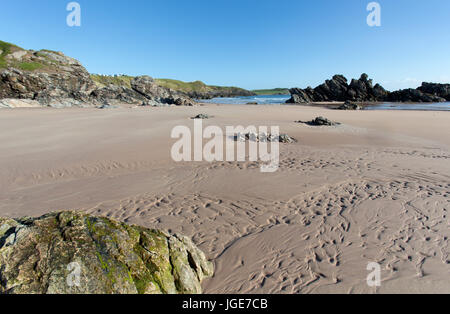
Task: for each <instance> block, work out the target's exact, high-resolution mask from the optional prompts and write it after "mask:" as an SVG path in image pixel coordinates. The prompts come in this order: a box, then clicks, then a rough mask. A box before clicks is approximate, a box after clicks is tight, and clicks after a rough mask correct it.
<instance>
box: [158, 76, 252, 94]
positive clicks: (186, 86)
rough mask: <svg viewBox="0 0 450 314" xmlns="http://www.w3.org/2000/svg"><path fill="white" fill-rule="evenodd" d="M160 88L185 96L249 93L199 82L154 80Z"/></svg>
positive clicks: (234, 88)
mask: <svg viewBox="0 0 450 314" xmlns="http://www.w3.org/2000/svg"><path fill="white" fill-rule="evenodd" d="M155 81H156V82H157V83H158V84H159V85H160V86H163V87H167V88H171V89H173V90H176V91H180V92H184V93H187V94H193V93H219V94H220V93H223V94H227V93H233V94H247V93H251V92H249V91H247V90H245V89H243V88H239V87H234V86H213V85H206V84H205V83H203V82H201V81H195V82H182V81H178V80H172V79H156V80H155Z"/></svg>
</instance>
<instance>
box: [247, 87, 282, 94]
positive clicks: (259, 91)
mask: <svg viewBox="0 0 450 314" xmlns="http://www.w3.org/2000/svg"><path fill="white" fill-rule="evenodd" d="M252 92H254V93H255V94H256V95H289V89H288V88H274V89H256V90H252Z"/></svg>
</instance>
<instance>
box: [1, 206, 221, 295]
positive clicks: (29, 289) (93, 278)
mask: <svg viewBox="0 0 450 314" xmlns="http://www.w3.org/2000/svg"><path fill="white" fill-rule="evenodd" d="M212 275H213V265H212V263H210V262H209V261H207V260H206V258H205V255H204V254H203V252H201V251H200V250H199V249H198V248H197V247H196V246H195V245H194V244H193V243H192V241H191V240H189V239H188V238H186V237H183V236H179V235H170V234H168V233H165V232H162V231H158V230H151V229H146V228H143V227H138V226H130V225H126V224H124V223H120V222H117V221H114V220H110V219H107V218H101V217H94V216H90V215H86V214H81V213H77V212H61V213H52V214H48V215H45V216H42V217H40V218H22V219H5V218H0V294H79V293H81V294H137V293H140V294H161V293H163V294H166V293H167V294H173V293H181V294H184V293H189V294H192V293H194V294H198V293H201V292H202V290H201V285H200V283H201V282H202V280H203V279H204V278H206V277H210V276H212Z"/></svg>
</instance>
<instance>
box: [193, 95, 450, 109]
mask: <svg viewBox="0 0 450 314" xmlns="http://www.w3.org/2000/svg"><path fill="white" fill-rule="evenodd" d="M289 98H291V96H290V95H260V96H245V97H226V98H213V99H208V100H201V102H204V103H211V104H232V105H246V104H248V103H254V102H256V103H258V104H259V105H279V104H284V103H286V101H287V100H288V99H289ZM365 110H426V111H450V102H444V103H420V104H410V103H383V104H377V105H372V106H368V107H366V108H365Z"/></svg>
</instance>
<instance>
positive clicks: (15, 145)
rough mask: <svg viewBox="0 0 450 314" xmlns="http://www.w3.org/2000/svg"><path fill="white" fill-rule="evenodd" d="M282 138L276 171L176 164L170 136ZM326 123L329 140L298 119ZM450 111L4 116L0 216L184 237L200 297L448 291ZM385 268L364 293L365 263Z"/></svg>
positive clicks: (26, 112) (0, 116)
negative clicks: (205, 265)
mask: <svg viewBox="0 0 450 314" xmlns="http://www.w3.org/2000/svg"><path fill="white" fill-rule="evenodd" d="M199 113H206V114H209V115H211V116H214V117H213V118H212V119H209V120H204V124H205V126H208V125H217V126H220V127H225V126H230V125H232V126H236V125H243V126H248V125H256V126H260V125H263V126H272V125H274V126H280V128H281V132H282V133H288V134H289V135H290V136H292V137H294V138H296V139H297V140H298V142H297V143H294V144H283V145H281V156H280V158H281V160H280V169H279V170H278V171H277V172H275V173H271V174H268V173H261V172H260V170H259V166H260V164H259V163H258V162H249V161H248V162H241V163H238V162H214V163H207V162H182V163H176V162H174V161H172V159H171V155H170V150H171V147H172V145H173V143H174V142H175V141H176V140H173V139H171V138H170V133H171V130H172V128H173V127H174V126H177V125H186V126H189V127H191V128H192V127H193V121H192V120H191V119H190V118H191V117H193V116H195V115H197V114H199ZM317 116H325V117H327V118H329V119H331V120H334V121H338V122H341V123H342V125H340V126H336V127H312V126H307V125H304V124H298V123H295V122H294V121H298V120H301V121H306V120H311V119H313V118H315V117H317ZM449 134H450V113H448V112H423V111H422V112H419V111H407V112H405V111H359V112H351V111H335V110H329V109H326V108H315V107H304V106H236V105H233V106H230V105H206V106H203V107H194V108H185V107H183V108H181V107H180V108H134V109H133V108H120V109H110V110H109V109H108V110H96V109H60V110H57V109H13V110H1V111H0V145H1V150H0V187H1V189H0V216H9V217H20V216H25V215H29V216H38V215H41V214H44V213H47V212H51V211H56V210H65V209H76V210H80V211H85V212H89V213H93V214H97V215H104V216H108V217H112V218H116V219H119V220H121V221H125V222H128V223H133V224H139V225H143V226H147V227H152V228H160V229H166V230H170V231H172V232H179V233H182V234H185V235H187V236H190V237H192V239H193V240H194V241H195V243H196V244H198V245H199V247H200V248H201V249H202V250H203V251H204V252H205V253H206V254H207V256H208V257H209V258H210V259H211V260H213V261H214V263H215V265H216V275H215V276H214V278H212V279H209V280H208V281H206V282H205V283H204V290H205V292H206V293H400V292H402V293H418V292H425V293H434V292H442V293H450V279H449V278H450V276H449V275H450V247H449V240H448V238H449V237H450V219H449V216H448V215H449V213H448V211H449V210H450V197H449V195H450V136H449ZM370 262H378V263H379V264H380V265H381V270H382V273H381V279H382V283H381V286H380V287H378V288H372V287H369V286H368V285H367V283H366V277H367V275H368V274H369V271H367V269H366V268H367V265H368V263H370Z"/></svg>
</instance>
